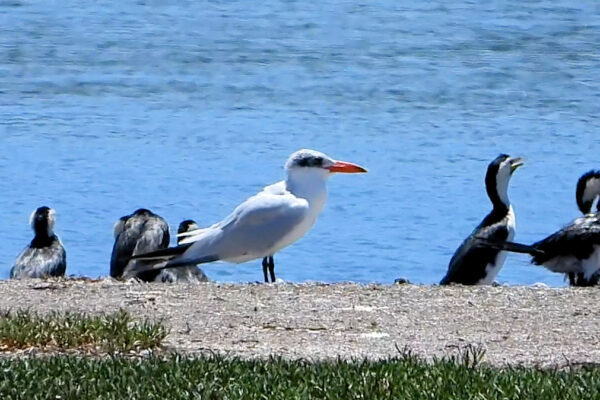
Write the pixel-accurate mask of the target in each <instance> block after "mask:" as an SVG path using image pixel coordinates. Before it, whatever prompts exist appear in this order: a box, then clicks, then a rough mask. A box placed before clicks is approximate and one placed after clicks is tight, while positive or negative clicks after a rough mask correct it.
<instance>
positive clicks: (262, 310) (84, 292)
mask: <svg viewBox="0 0 600 400" xmlns="http://www.w3.org/2000/svg"><path fill="white" fill-rule="evenodd" d="M598 301H600V291H598V290H597V288H536V287H475V288H473V287H471V288H468V287H437V286H415V285H396V286H383V285H356V284H333V285H321V284H275V285H273V284H271V285H252V284H247V285H229V284H216V283H210V284H200V285H187V284H143V283H136V282H130V283H118V282H114V281H111V280H101V281H95V282H86V281H78V280H68V281H37V280H34V281H1V282H0V310H7V309H13V310H14V309H19V308H26V309H31V310H36V311H41V312H48V311H53V310H60V311H66V310H70V311H77V312H88V313H101V312H110V311H114V310H118V309H119V308H123V309H125V310H127V311H129V312H131V313H132V314H133V315H134V316H136V317H138V318H157V319H162V320H164V323H165V324H166V325H167V326H169V327H170V329H171V332H170V334H169V336H168V337H167V339H166V346H168V348H169V349H171V350H175V351H180V352H186V353H198V352H216V353H223V354H230V355H240V356H243V357H257V356H258V357H260V356H266V355H269V354H277V355H282V356H285V357H292V358H310V359H323V358H329V357H338V356H340V357H343V358H349V357H365V356H366V357H369V358H382V357H388V356H394V355H397V354H398V350H397V347H398V348H404V347H406V348H409V349H411V350H413V351H414V352H415V353H417V354H420V355H423V356H427V357H431V356H443V355H449V354H454V353H456V350H457V348H459V347H464V346H466V345H468V344H473V345H481V346H482V348H484V349H485V350H486V355H485V361H487V362H490V363H492V364H496V365H505V364H521V365H542V366H550V365H558V366H565V365H568V364H569V363H575V364H577V363H600V345H599V344H600V331H599V329H598V328H599V326H600V323H599V321H600V318H599V316H600V309H599V308H598V306H597V304H598Z"/></svg>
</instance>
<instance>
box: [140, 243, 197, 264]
mask: <svg viewBox="0 0 600 400" xmlns="http://www.w3.org/2000/svg"><path fill="white" fill-rule="evenodd" d="M190 246H191V244H184V245H181V246H176V247H169V248H166V249H160V250H156V251H151V252H150V253H144V254H136V255H135V256H132V257H131V259H132V260H143V261H153V260H154V261H156V260H170V259H172V258H175V257H177V256H180V255H182V254H183V253H185V251H186V250H187V249H188V247H190Z"/></svg>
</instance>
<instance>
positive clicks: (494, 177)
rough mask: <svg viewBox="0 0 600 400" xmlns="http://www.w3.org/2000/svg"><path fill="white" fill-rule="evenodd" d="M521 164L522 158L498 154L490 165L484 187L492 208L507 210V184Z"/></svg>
mask: <svg viewBox="0 0 600 400" xmlns="http://www.w3.org/2000/svg"><path fill="white" fill-rule="evenodd" d="M523 164H524V163H523V159H522V158H520V157H510V156H509V155H507V154H500V155H499V156H498V157H496V158H495V159H494V161H492V162H491V163H490V165H489V166H488V169H487V174H486V175H485V187H486V190H487V193H488V196H489V197H490V200H491V201H492V203H493V204H494V207H496V206H502V207H506V208H508V206H509V205H510V203H509V201H508V182H509V181H510V177H511V176H512V174H513V172H515V171H516V170H517V168H519V167H520V166H522V165H523Z"/></svg>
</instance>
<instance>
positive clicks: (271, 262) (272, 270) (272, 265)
mask: <svg viewBox="0 0 600 400" xmlns="http://www.w3.org/2000/svg"><path fill="white" fill-rule="evenodd" d="M269 273H270V274H271V282H275V260H273V256H269Z"/></svg>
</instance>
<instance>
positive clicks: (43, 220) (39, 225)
mask: <svg viewBox="0 0 600 400" xmlns="http://www.w3.org/2000/svg"><path fill="white" fill-rule="evenodd" d="M55 222H56V213H55V212H54V210H53V209H51V208H49V207H46V206H43V207H39V208H38V209H36V210H35V211H34V212H33V213H31V216H30V217H29V225H31V229H33V231H34V232H35V234H36V236H37V235H41V236H52V235H53V234H54V232H53V230H54V223H55Z"/></svg>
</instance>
